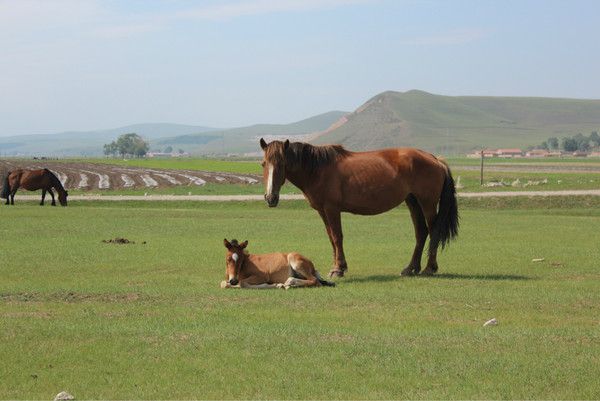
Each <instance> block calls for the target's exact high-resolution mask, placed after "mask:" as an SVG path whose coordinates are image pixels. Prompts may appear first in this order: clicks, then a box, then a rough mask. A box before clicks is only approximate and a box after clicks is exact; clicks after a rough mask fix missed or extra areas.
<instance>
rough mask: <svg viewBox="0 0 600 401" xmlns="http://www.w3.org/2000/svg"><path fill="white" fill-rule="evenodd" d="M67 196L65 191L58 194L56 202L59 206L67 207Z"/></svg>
mask: <svg viewBox="0 0 600 401" xmlns="http://www.w3.org/2000/svg"><path fill="white" fill-rule="evenodd" d="M67 196H69V193H68V192H67V191H59V192H58V201H59V202H60V205H61V206H67Z"/></svg>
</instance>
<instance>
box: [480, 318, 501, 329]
mask: <svg viewBox="0 0 600 401" xmlns="http://www.w3.org/2000/svg"><path fill="white" fill-rule="evenodd" d="M497 324H498V320H496V318H493V319H490V320H488V321H487V322H485V323H484V324H483V327H487V326H496V325H497Z"/></svg>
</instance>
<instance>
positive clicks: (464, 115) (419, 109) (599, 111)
mask: <svg viewBox="0 0 600 401" xmlns="http://www.w3.org/2000/svg"><path fill="white" fill-rule="evenodd" d="M598 129H600V100H581V99H560V98H532V97H486V96H441V95H434V94H431V93H427V92H423V91H418V90H412V91H408V92H391V91H390V92H384V93H381V94H379V95H377V96H375V97H373V98H372V99H370V100H368V101H367V102H366V103H365V104H363V105H362V106H360V107H359V108H358V109H356V110H355V111H354V112H353V113H350V114H349V115H347V116H345V117H343V118H342V119H341V120H340V121H338V122H337V123H336V125H335V126H334V127H331V128H330V129H328V130H326V131H324V132H322V133H321V134H319V135H318V136H317V137H316V139H314V141H313V142H314V143H317V144H324V143H341V144H343V145H345V146H346V147H348V148H349V149H354V150H366V149H377V148H384V147H394V146H414V147H419V148H423V149H426V150H429V151H432V152H438V153H445V154H459V153H464V152H467V151H470V150H472V149H477V148H481V147H526V146H528V145H535V144H537V143H540V142H542V141H544V140H546V139H547V138H549V137H553V136H555V137H559V138H561V137H563V136H572V135H574V134H577V133H578V132H582V133H589V132H590V131H593V130H598Z"/></svg>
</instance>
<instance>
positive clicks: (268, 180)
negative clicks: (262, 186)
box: [267, 164, 274, 196]
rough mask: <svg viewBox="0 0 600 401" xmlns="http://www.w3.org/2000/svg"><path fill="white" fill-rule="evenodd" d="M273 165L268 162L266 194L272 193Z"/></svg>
mask: <svg viewBox="0 0 600 401" xmlns="http://www.w3.org/2000/svg"><path fill="white" fill-rule="evenodd" d="M273 170H274V169H273V165H272V164H269V178H267V196H269V195H272V194H273Z"/></svg>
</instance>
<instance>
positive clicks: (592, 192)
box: [15, 189, 600, 202]
mask: <svg viewBox="0 0 600 401" xmlns="http://www.w3.org/2000/svg"><path fill="white" fill-rule="evenodd" d="M457 195H458V197H461V198H493V197H511V196H512V197H514V196H528V197H532V196H600V189H589V190H572V191H501V192H459V193H458V194H457ZM15 199H22V200H39V199H40V195H39V194H38V195H21V194H18V195H17V197H15ZM280 199H281V200H298V199H304V196H303V195H281V197H280ZM69 200H70V201H86V200H87V201H98V200H105V201H198V202H228V201H261V200H263V196H262V195H147V196H143V195H73V196H69Z"/></svg>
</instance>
